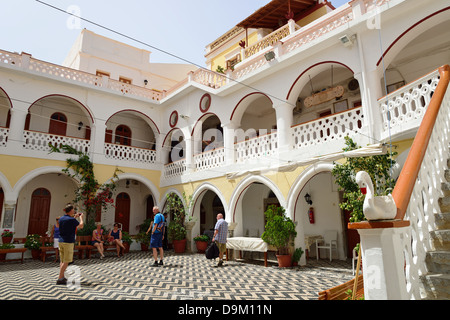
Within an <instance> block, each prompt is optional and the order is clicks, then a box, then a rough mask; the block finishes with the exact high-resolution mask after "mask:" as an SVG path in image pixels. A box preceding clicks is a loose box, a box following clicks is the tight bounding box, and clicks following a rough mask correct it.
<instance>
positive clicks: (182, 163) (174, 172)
mask: <svg viewBox="0 0 450 320" xmlns="http://www.w3.org/2000/svg"><path fill="white" fill-rule="evenodd" d="M185 171H186V160H185V159H182V160H178V161H175V162H171V163H168V164H166V165H164V178H165V179H170V178H174V177H179V176H181V175H183V174H184V172H185Z"/></svg>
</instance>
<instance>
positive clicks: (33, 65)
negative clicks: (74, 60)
mask: <svg viewBox="0 0 450 320" xmlns="http://www.w3.org/2000/svg"><path fill="white" fill-rule="evenodd" d="M0 63H3V64H7V65H11V66H15V67H19V68H21V69H23V70H26V71H32V72H35V73H38V74H42V75H48V76H51V77H57V78H59V79H65V80H71V81H75V82H79V83H83V84H85V85H90V86H94V87H100V88H105V89H110V90H113V91H116V92H120V93H121V94H127V95H131V96H138V97H142V98H147V99H150V100H154V101H159V100H160V99H162V97H163V93H162V92H160V91H158V90H154V89H147V88H143V87H140V86H136V85H132V84H126V83H123V82H120V81H118V80H113V79H110V78H109V77H104V76H97V75H94V74H91V73H88V72H84V71H80V70H76V69H72V68H68V67H64V66H60V65H57V64H53V63H49V62H45V61H41V60H37V59H34V58H32V57H31V55H29V54H26V53H22V54H18V53H12V52H7V51H3V50H0Z"/></svg>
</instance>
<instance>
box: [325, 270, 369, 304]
mask: <svg viewBox="0 0 450 320" xmlns="http://www.w3.org/2000/svg"><path fill="white" fill-rule="evenodd" d="M354 284H355V279H352V280H350V281H347V282H346V283H343V284H341V285H339V286H336V287H334V288H331V289H328V290H324V291H321V292H319V300H351V298H352V295H351V294H350V295H349V294H348V293H347V292H348V290H353V285H354ZM362 297H364V282H363V276H362V274H361V275H359V276H358V285H357V290H356V295H355V299H359V298H362Z"/></svg>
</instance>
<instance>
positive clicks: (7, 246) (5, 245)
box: [0, 243, 14, 261]
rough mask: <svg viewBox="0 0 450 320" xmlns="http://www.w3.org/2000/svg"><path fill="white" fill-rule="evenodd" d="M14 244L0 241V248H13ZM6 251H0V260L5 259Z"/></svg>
mask: <svg viewBox="0 0 450 320" xmlns="http://www.w3.org/2000/svg"><path fill="white" fill-rule="evenodd" d="M13 248H14V245H13V244H11V243H2V244H0V250H2V249H13ZM6 255H7V253H0V261H3V260H5V259H6Z"/></svg>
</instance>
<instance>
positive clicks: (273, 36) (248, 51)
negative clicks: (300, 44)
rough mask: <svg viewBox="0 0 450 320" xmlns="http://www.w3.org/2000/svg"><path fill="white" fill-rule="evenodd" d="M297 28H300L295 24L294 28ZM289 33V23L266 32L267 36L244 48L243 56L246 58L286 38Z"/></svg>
mask: <svg viewBox="0 0 450 320" xmlns="http://www.w3.org/2000/svg"><path fill="white" fill-rule="evenodd" d="M298 29H300V26H298V25H295V27H294V30H298ZM290 34H291V32H290V28H289V24H286V25H284V26H283V27H281V28H279V29H277V30H275V31H274V32H272V33H270V34H268V35H267V36H265V37H264V38H262V39H261V40H259V41H258V42H257V43H255V44H253V45H251V46H250V47H248V48H245V50H244V52H245V54H244V57H245V58H248V57H250V56H252V55H254V54H256V53H258V52H260V51H261V50H263V49H265V48H267V47H270V46H273V45H274V44H275V43H277V42H278V41H280V40H281V39H283V38H286V37H287V36H288V35H290Z"/></svg>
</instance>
